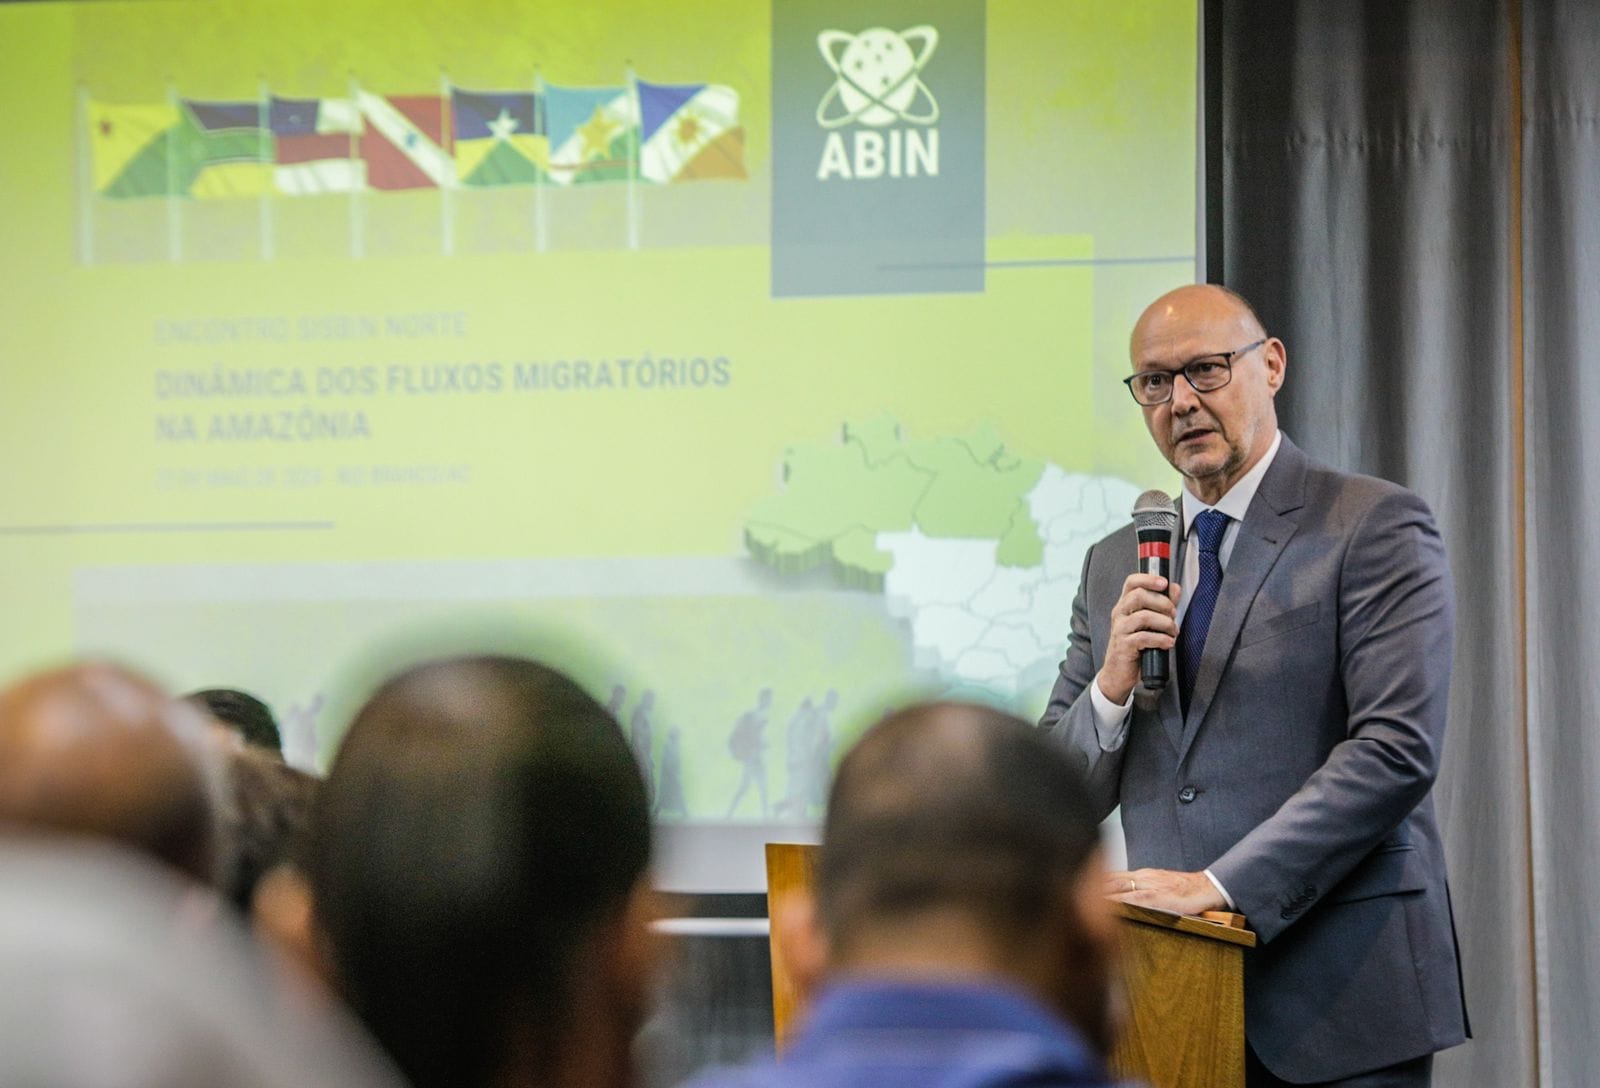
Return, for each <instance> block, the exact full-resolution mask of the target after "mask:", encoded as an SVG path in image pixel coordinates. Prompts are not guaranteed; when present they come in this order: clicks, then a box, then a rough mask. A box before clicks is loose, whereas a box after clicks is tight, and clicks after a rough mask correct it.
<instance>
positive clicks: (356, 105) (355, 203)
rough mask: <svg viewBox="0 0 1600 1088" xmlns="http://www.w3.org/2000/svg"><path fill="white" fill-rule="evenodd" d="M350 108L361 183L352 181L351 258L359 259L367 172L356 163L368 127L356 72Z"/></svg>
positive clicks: (352, 156) (353, 173)
mask: <svg viewBox="0 0 1600 1088" xmlns="http://www.w3.org/2000/svg"><path fill="white" fill-rule="evenodd" d="M350 108H351V109H353V110H355V111H356V123H355V124H354V125H353V126H351V129H350V173H351V176H352V178H355V177H356V176H357V175H358V174H359V175H360V177H361V183H360V184H356V183H354V182H353V183H352V184H351V186H350V259H351V260H352V261H359V260H360V259H361V257H362V253H363V251H364V250H365V248H366V247H365V246H364V245H363V239H364V232H363V227H364V226H365V223H364V220H363V217H362V214H361V211H362V209H361V192H362V190H363V189H365V188H366V183H365V182H366V174H365V172H364V171H357V170H356V168H355V167H356V164H357V163H358V162H360V161H361V130H362V129H363V128H364V127H366V115H365V111H363V110H362V108H361V88H360V87H359V86H358V85H357V84H356V74H355V73H354V72H351V73H350Z"/></svg>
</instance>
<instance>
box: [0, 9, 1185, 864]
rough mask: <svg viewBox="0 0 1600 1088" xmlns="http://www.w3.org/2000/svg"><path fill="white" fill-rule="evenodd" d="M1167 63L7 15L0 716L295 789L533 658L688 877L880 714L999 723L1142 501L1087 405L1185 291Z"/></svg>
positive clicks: (586, 20) (894, 20)
mask: <svg viewBox="0 0 1600 1088" xmlns="http://www.w3.org/2000/svg"><path fill="white" fill-rule="evenodd" d="M1195 20H1196V13H1195V5H1194V4H1193V2H1192V0H1185V2H1176V0H1171V2H1169V0H1160V2H1153V3H1143V4H1139V5H1108V4H1101V3H1092V2H1087V0H1085V2H1062V0H1050V2H1045V0H1038V2H1026V0H1008V2H1006V3H999V2H991V3H988V4H985V3H983V2H982V0H923V2H917V3H910V2H904V0H770V2H769V3H760V2H755V3H752V2H750V0H697V2H696V3H694V4H690V5H661V4H659V3H655V2H644V0H627V2H608V3H596V2H586V3H578V2H571V3H564V2H563V3H541V4H534V3H532V2H518V0H508V2H507V3H503V4H498V5H492V6H481V7H480V6H474V5H460V4H454V3H446V2H444V0H421V2H409V0H408V2H404V3H393V2H389V3H377V2H375V0H350V2H345V3H340V4H335V5H327V4H318V3H312V2H309V0H270V2H268V0H241V2H233V0H229V2H222V3H212V4H174V3H157V2H150V3H121V2H95V3H82V4H71V3H44V4H28V5H5V6H4V7H0V60H3V64H0V100H3V102H4V105H5V109H6V116H7V117H8V118H9V119H10V124H9V126H8V132H9V135H8V149H7V153H6V160H5V167H4V169H3V171H0V217H3V222H4V227H5V229H4V237H5V239H6V245H5V246H4V247H0V267H3V269H4V274H5V282H6V284H7V289H6V291H5V292H3V293H0V350H3V353H4V358H5V367H6V369H5V383H4V389H5V397H4V400H3V402H0V403H3V405H4V407H3V409H0V410H3V412H4V418H5V426H4V427H0V458H3V463H4V465H5V471H4V475H3V477H0V606H3V608H4V610H5V613H6V615H7V616H8V618H9V619H10V621H11V622H8V623H7V624H5V625H3V626H4V630H3V631H0V671H3V672H4V674H5V675H6V676H8V677H9V676H11V675H15V674H16V673H17V672H18V671H20V670H22V669H24V668H26V667H29V666H33V665H36V664H40V663H44V662H48V661H51V660H58V659H61V658H64V657H66V656H69V655H75V654H86V653H92V654H107V655H111V656H114V657H117V658H120V659H123V660H126V661H128V662H130V663H132V664H134V665H136V666H138V667H141V668H144V669H146V670H148V671H150V672H151V673H153V674H154V675H155V676H157V677H158V678H159V679H161V680H162V681H163V682H165V683H167V684H168V685H170V686H172V687H173V688H174V689H177V690H187V689H192V688H196V687H202V686H230V687H241V688H245V689H249V690H252V691H254V692H256V693H258V694H260V695H261V696H263V697H264V698H266V699H267V700H268V701H269V702H270V703H271V704H272V705H273V707H274V708H275V709H276V711H277V713H278V715H279V717H280V718H281V719H282V721H283V724H284V729H285V733H286V736H287V738H288V739H287V743H288V747H289V755H290V756H291V758H292V759H294V760H295V761H297V762H300V763H302V764H305V765H308V766H325V765H326V762H327V760H328V759H329V758H330V757H331V754H332V752H333V751H334V749H335V748H336V746H337V744H338V741H339V739H340V736H341V735H342V730H343V728H344V727H345V725H346V723H347V722H348V720H349V717H350V715H351V714H352V713H353V711H354V709H355V708H356V707H357V706H358V705H359V703H360V701H361V700H362V699H363V698H364V697H365V696H366V695H367V694H368V693H369V692H370V690H371V687H372V685H373V684H374V683H375V682H376V681H377V680H378V679H379V678H380V677H381V676H382V675H383V674H384V673H385V672H386V671H388V670H391V669H393V668H394V667H395V666H396V665H398V664H399V663H402V662H405V661H409V660H413V659H415V658H418V657H421V656H426V655H432V654H438V653H450V652H465V651H472V650H493V651H506V652H519V653H532V654H537V655H540V656H543V657H546V658H550V659H553V660H554V661H555V663H556V664H559V665H562V666H564V667H566V668H568V669H570V670H571V671H572V672H573V673H574V674H575V675H577V676H578V677H579V678H580V679H581V680H582V681H583V682H584V683H585V684H586V685H588V686H589V687H590V689H591V690H592V691H593V692H594V693H595V694H596V696H597V697H598V698H600V699H601V700H602V701H609V702H610V703H611V705H612V706H613V708H614V709H615V710H616V712H617V715H618V717H619V719H620V720H621V721H622V723H623V726H624V728H625V729H627V730H628V731H629V735H630V738H631V740H632V742H633V745H634V748H635V751H636V752H637V754H638V758H639V760H640V763H641V766H642V767H644V768H645V770H646V773H647V775H648V777H649V780H650V784H651V789H652V793H653V797H654V803H655V806H656V812H657V818H658V820H659V821H660V822H661V824H662V826H663V828H664V829H666V830H668V831H671V830H672V829H678V832H674V833H680V832H682V830H683V829H689V830H691V831H692V830H695V829H699V830H703V831H705V833H706V834H707V835H712V836H715V835H716V834H719V833H720V832H719V831H718V829H719V828H722V829H726V828H746V829H755V830H754V831H753V832H752V833H753V834H760V833H761V829H764V828H767V827H768V826H769V825H774V824H800V825H803V824H805V823H807V822H810V821H814V820H815V819H816V818H817V816H818V815H819V813H820V811H821V805H822V801H823V796H824V790H825V787H826V782H827V776H828V773H829V769H830V767H831V765H832V763H833V761H834V760H835V759H836V758H837V756H838V754H839V752H840V751H841V749H842V747H843V746H844V745H846V744H847V743H848V742H849V741H850V740H851V739H852V737H853V736H854V735H856V733H857V732H858V731H859V730H860V729H861V728H862V727H863V726H864V724H865V723H866V722H867V721H869V720H871V719H872V718H873V717H875V716H876V715H878V714H880V713H881V712H882V711H883V710H885V709H886V708H889V707H893V706H897V705H901V704H903V703H904V702H905V701H906V700H908V699H911V698H914V697H917V696H920V695H928V694H941V693H945V694H953V695H960V696H972V697H981V698H986V699H992V700H996V701H999V702H1001V703H1004V704H1006V705H1010V706H1014V707H1015V708H1017V709H1018V710H1019V711H1020V712H1021V713H1023V714H1025V715H1027V716H1030V717H1031V716H1035V715H1036V714H1037V713H1038V712H1039V710H1040V708H1041V707H1042V705H1043V700H1044V696H1045V692H1046V691H1047V690H1048V687H1049V684H1050V680H1051V677H1052V675H1053V670H1054V667H1055V664H1056V662H1057V661H1058V660H1059V657H1060V655H1061V652H1062V648H1063V646H1064V643H1065V639H1066V635H1067V627H1068V621H1069V610H1070V603H1071V599H1072V594H1073V591H1074V589H1075V586H1076V582H1077V577H1078V574H1079V570H1080V567H1081V563H1082V560H1083V555H1084V550H1085V548H1086V547H1087V546H1088V544H1090V543H1091V542H1093V541H1094V540H1095V539H1096V538H1097V537H1098V536H1100V535H1101V534H1103V533H1105V532H1107V531H1108V530H1110V529H1111V528H1113V527H1114V526H1116V525H1117V524H1119V523H1121V522H1122V521H1124V520H1125V519H1126V518H1127V516H1128V511H1129V509H1130V506H1131V503H1132V500H1133V498H1134V496H1135V495H1137V494H1138V492H1139V491H1141V490H1143V489H1144V488H1145V487H1147V486H1155V485H1162V484H1169V483H1170V481H1169V480H1168V472H1167V470H1166V469H1165V466H1164V465H1163V464H1162V463H1161V462H1160V460H1159V458H1158V457H1157V456H1156V455H1155V454H1154V452H1153V451H1152V449H1151V447H1150V443H1149V441H1148V439H1147V437H1146V436H1145V435H1144V431H1143V425H1142V422H1141V419H1140V416H1139V413H1138V411H1137V408H1136V406H1135V405H1134V404H1133V403H1132V401H1131V400H1130V399H1129V398H1128V396H1127V393H1126V390H1125V389H1123V388H1122V386H1121V385H1120V383H1119V378H1120V377H1121V376H1122V375H1123V374H1124V373H1125V368H1126V336H1127V331H1128V329H1129V327H1130V325H1131V323H1132V320H1133V317H1134V316H1135V315H1136V314H1137V312H1138V310H1139V308H1140V307H1141V306H1142V305H1143V303H1144V302H1145V301H1147V300H1148V299H1149V298H1150V297H1153V296H1154V294H1156V293H1157V292H1159V291H1160V290H1162V289H1165V288H1167V287H1170V286H1173V285H1175V284H1177V283H1180V282H1185V281H1189V280H1192V279H1193V278H1194V238H1195V76H1196V73H1195V54H1196V48H1195V43H1196V23H1195ZM707 841H712V840H707ZM673 864H677V863H676V862H672V861H671V859H670V858H669V868H670V867H671V866H672V865H673ZM683 864H684V865H686V866H688V869H685V870H683V871H680V872H678V873H676V874H669V882H675V883H677V884H678V885H681V886H685V887H690V886H699V885H703V886H714V885H718V884H719V881H720V880H721V878H711V877H706V878H704V879H701V878H700V877H697V876H696V875H695V873H694V872H692V871H689V870H692V869H693V867H694V865H693V864H692V863H689V862H684V863H683ZM721 882H722V883H726V881H721Z"/></svg>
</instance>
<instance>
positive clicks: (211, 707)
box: [184, 688, 283, 756]
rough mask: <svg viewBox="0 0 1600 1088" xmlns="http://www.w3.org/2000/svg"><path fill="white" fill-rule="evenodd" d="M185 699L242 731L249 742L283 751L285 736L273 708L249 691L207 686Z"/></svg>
mask: <svg viewBox="0 0 1600 1088" xmlns="http://www.w3.org/2000/svg"><path fill="white" fill-rule="evenodd" d="M184 699H185V700H187V701H188V702H190V703H192V704H193V705H195V706H196V707H199V708H200V709H201V710H202V711H204V712H205V713H206V714H209V715H210V716H211V717H212V719H214V720H215V721H217V722H220V723H221V724H223V725H225V726H227V727H228V728H229V729H231V730H233V731H234V732H235V733H237V734H239V736H240V737H242V738H243V739H244V742H245V743H246V744H249V745H252V746H254V747H256V748H261V749H265V750H268V751H271V752H274V753H276V754H278V755H279V756H281V755H282V754H283V738H282V737H281V736H280V735H279V733H278V722H277V719H276V718H274V717H273V716H272V710H271V708H269V707H268V706H267V704H266V703H263V702H262V701H261V700H260V699H257V698H256V697H255V696H254V695H251V694H250V693H249V692H246V691H235V690H234V689H233V688H207V689H206V690H205V691H196V692H192V693H190V694H189V695H185V696H184Z"/></svg>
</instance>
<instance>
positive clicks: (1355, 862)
mask: <svg viewBox="0 0 1600 1088" xmlns="http://www.w3.org/2000/svg"><path fill="white" fill-rule="evenodd" d="M1131 349H1132V358H1133V370H1134V373H1133V375H1132V377H1130V378H1129V379H1128V386H1129V388H1130V390H1131V391H1132V392H1133V394H1134V399H1135V400H1136V401H1137V402H1138V403H1139V404H1140V406H1141V407H1142V410H1143V412H1144V416H1145V423H1146V425H1147V426H1148V427H1149V429H1150V433H1151V436H1152V437H1153V438H1154V439H1155V442H1156V445H1157V446H1158V447H1159V448H1160V449H1161V452H1162V454H1163V455H1165V457H1166V458H1167V460H1168V461H1170V462H1171V463H1172V466H1173V467H1174V468H1176V469H1177V470H1178V471H1179V473H1181V474H1182V476H1183V477H1184V489H1183V494H1182V499H1181V511H1180V518H1179V527H1180V535H1181V541H1180V546H1179V551H1178V554H1177V556H1176V557H1175V560H1174V565H1173V571H1174V574H1175V575H1176V584H1170V585H1169V584H1168V583H1166V582H1165V581H1163V580H1162V579H1160V578H1157V577H1156V576H1154V575H1142V574H1132V575H1130V574H1129V572H1130V571H1132V570H1135V569H1136V565H1137V556H1138V545H1137V543H1136V540H1135V534H1134V529H1133V526H1132V525H1131V524H1130V525H1128V526H1127V527H1125V528H1123V529H1120V530H1118V531H1117V532H1115V533H1112V534H1111V535H1110V536H1108V537H1106V538H1105V539H1104V540H1102V541H1100V542H1099V543H1098V544H1096V545H1095V546H1094V547H1093V548H1092V549H1091V550H1090V552H1089V555H1088V557H1087V559H1086V560H1085V563H1084V570H1083V580H1082V582H1081V584H1080V586H1079V589H1078V595H1077V599H1076V600H1075V601H1074V602H1073V610H1072V632H1071V640H1070V643H1069V646H1068V649H1067V655H1066V660H1064V661H1063V662H1062V663H1061V675H1060V677H1059V679H1058V680H1057V681H1056V685H1055V689H1054V691H1053V692H1052V693H1051V697H1050V703H1049V706H1048V708H1047V709H1046V710H1045V714H1044V718H1043V720H1042V722H1041V725H1042V726H1043V727H1046V728H1048V729H1049V730H1050V731H1051V733H1052V734H1053V735H1054V736H1055V737H1057V738H1058V739H1059V740H1060V742H1061V743H1062V744H1064V745H1066V746H1067V748H1068V749H1069V750H1070V751H1072V752H1073V753H1075V754H1076V755H1077V756H1078V758H1079V759H1080V760H1081V761H1082V765H1083V768H1084V770H1085V771H1086V773H1087V774H1088V776H1089V779H1090V782H1091V783H1092V790H1093V793H1094V796H1095V800H1096V804H1097V806H1098V809H1099V811H1100V813H1101V815H1105V814H1109V813H1110V812H1111V810H1112V809H1113V808H1114V807H1116V806H1117V805H1118V804H1119V803H1120V804H1121V806H1122V824H1123V828H1124V830H1125V832H1126V834H1127V841H1128V856H1129V859H1130V863H1131V864H1132V865H1136V866H1139V868H1135V869H1133V870H1132V871H1130V872H1125V873H1114V874H1111V875H1110V876H1109V877H1108V878H1107V892H1108V894H1113V895H1115V896H1117V897H1118V898H1120V899H1125V900H1127V901H1128V902H1132V903H1137V904H1141V905H1145V906H1154V907H1163V908H1168V909H1171V910H1177V911H1182V912H1185V913H1197V912H1199V911H1203V910H1213V909H1221V910H1225V909H1230V908H1232V909H1235V910H1238V911H1240V912H1242V913H1243V914H1245V916H1246V917H1247V918H1248V920H1249V924H1250V927H1251V928H1252V929H1254V930H1255V932H1256V934H1257V936H1258V937H1259V938H1260V940H1261V942H1262V943H1261V945H1260V946H1259V947H1258V948H1257V949H1255V950H1253V951H1252V952H1251V953H1249V954H1248V955H1247V958H1246V964H1245V1023H1246V1028H1245V1034H1246V1037H1247V1040H1248V1043H1249V1046H1248V1055H1247V1064H1248V1081H1249V1084H1250V1085H1251V1086H1252V1088H1256V1086H1270V1085H1278V1084H1284V1083H1288V1084H1309V1083H1318V1084H1326V1083H1337V1084H1340V1085H1362V1086H1368V1088H1370V1086H1377V1085H1426V1084H1428V1083H1429V1081H1430V1078H1431V1069H1432V1055H1433V1053H1434V1052H1435V1051H1437V1050H1441V1049H1443V1048H1445V1047H1449V1046H1454V1045H1456V1044H1457V1043H1460V1042H1461V1041H1462V1040H1463V1039H1464V1038H1465V1037H1466V1034H1467V1024H1466V1010H1465V1006H1464V1003H1463V998H1462V990H1461V979H1460V970H1459V965H1458V962H1457V952H1456V943H1455V931H1454V926H1453V922H1452V919H1451V913H1450V901H1449V893H1448V891H1447V890H1446V886H1445V867H1444V854H1443V849H1442V846H1441V843H1440V839H1439V829H1438V824H1437V821H1436V820H1435V817H1434V810H1433V801H1432V798H1431V796H1430V791H1431V789H1432V786H1433V781H1434V776H1435V774H1436V773H1437V771H1438V766H1439V753H1440V748H1441V746H1442V744H1443V742H1444V726H1445V701H1446V695H1447V692H1448V689H1449V685H1450V653H1451V635H1452V622H1453V609H1454V605H1453V598H1452V592H1451V585H1450V574H1449V570H1448V567H1447V566H1446V562H1445V556H1444V549H1443V546H1442V544H1441V542H1440V539H1439V533H1438V530H1437V529H1436V528H1435V526H1434V522H1433V517H1432V514H1431V513H1430V512H1429V510H1428V508H1427V506H1426V505H1425V504H1424V503H1423V502H1422V500H1421V499H1419V498H1418V497H1417V496H1416V495H1414V494H1412V493H1411V492H1409V491H1407V490H1405V489H1404V488H1401V487H1398V486H1396V485H1394V484H1391V483H1387V482H1385V481H1382V480H1377V479H1373V478H1371V477H1366V476H1354V475H1348V474H1345V473H1342V472H1337V471H1335V470H1333V469H1330V468H1328V467H1326V466H1324V465H1319V464H1317V463H1315V462H1313V461H1311V460H1310V459H1309V458H1307V457H1306V455H1305V454H1303V453H1302V452H1300V450H1299V449H1297V448H1296V447H1295V446H1294V444H1293V443H1291V442H1290V441H1289V440H1288V439H1287V438H1286V437H1284V436H1283V435H1282V434H1281V433H1280V432H1279V431H1278V426H1277V413H1276V411H1275V408H1274V400H1273V398H1274V396H1275V395H1276V394H1277V391H1278V389H1279V388H1281V387H1282V384H1283V381H1284V374H1285V369H1286V363H1287V359H1286V355H1285V352H1284V347H1283V344H1282V342H1281V341H1279V340H1278V339H1277V338H1275V337H1271V336H1268V335H1267V334H1266V332H1265V330H1264V329H1263V328H1262V327H1261V323H1260V321H1259V320H1258V319H1257V317H1256V315H1255V313H1254V312H1253V311H1252V310H1251V308H1250V306H1249V304H1248V303H1246V302H1245V301H1244V300H1243V299H1241V298H1239V297H1238V296H1237V295H1235V294H1233V293H1232V292H1230V291H1227V290H1225V289H1223V288H1220V287H1214V286H1189V287H1182V288H1179V289H1178V290H1176V291H1172V292H1170V293H1169V294H1167V295H1164V296H1162V297H1161V298H1159V299H1157V300H1156V301H1155V302H1154V303H1152V304H1151V306H1150V307H1149V308H1148V309H1147V310H1146V311H1145V312H1144V314H1143V316H1142V317H1141V318H1140V319H1139V322H1138V324H1137V325H1136V326H1135V327H1134V332H1133V338H1132V344H1131ZM1145 649H1155V650H1161V651H1172V668H1171V674H1172V681H1171V682H1170V683H1169V684H1167V685H1166V687H1165V688H1164V689H1163V690H1161V691H1159V692H1150V691H1146V690H1144V689H1143V688H1141V687H1140V673H1139V654H1140V651H1142V650H1145Z"/></svg>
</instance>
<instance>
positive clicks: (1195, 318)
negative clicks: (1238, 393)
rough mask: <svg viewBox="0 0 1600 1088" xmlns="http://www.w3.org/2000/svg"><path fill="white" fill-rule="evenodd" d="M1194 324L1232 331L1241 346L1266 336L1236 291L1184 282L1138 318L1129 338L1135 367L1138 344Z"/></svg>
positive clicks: (1258, 319)
mask: <svg viewBox="0 0 1600 1088" xmlns="http://www.w3.org/2000/svg"><path fill="white" fill-rule="evenodd" d="M1196 325H1205V326H1207V327H1208V328H1213V329H1215V330H1217V331H1219V332H1221V331H1232V332H1234V333H1237V334H1238V335H1240V336H1243V337H1244V338H1245V339H1244V341H1242V342H1245V343H1248V342H1249V341H1251V340H1255V339H1257V338H1259V337H1263V336H1266V335H1267V332H1266V329H1265V327H1264V326H1263V325H1262V324H1261V319H1260V318H1259V317H1257V316H1256V311H1255V307H1253V306H1251V305H1250V303H1249V302H1247V301H1246V300H1245V298H1244V296H1243V295H1241V294H1239V293H1238V292H1237V291H1233V290H1230V289H1229V288H1227V287H1224V286H1222V285H1221V284H1218V283H1187V284H1184V285H1183V286H1182V287H1177V288H1174V289H1173V290H1171V291H1168V292H1167V293H1166V294H1164V295H1162V296H1161V297H1160V298H1158V299H1156V300H1155V301H1154V302H1152V303H1151V304H1150V305H1148V306H1146V307H1145V308H1144V313H1142V314H1140V315H1139V320H1138V321H1137V322H1135V323H1134V326H1133V336H1132V339H1131V349H1132V350H1131V354H1132V355H1133V359H1134V363H1135V365H1136V366H1137V364H1138V360H1139V345H1140V343H1141V341H1143V340H1145V339H1147V338H1150V337H1159V336H1161V335H1162V334H1168V335H1170V334H1171V333H1172V332H1174V331H1176V330H1181V329H1189V328H1193V327H1195V326H1196Z"/></svg>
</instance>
